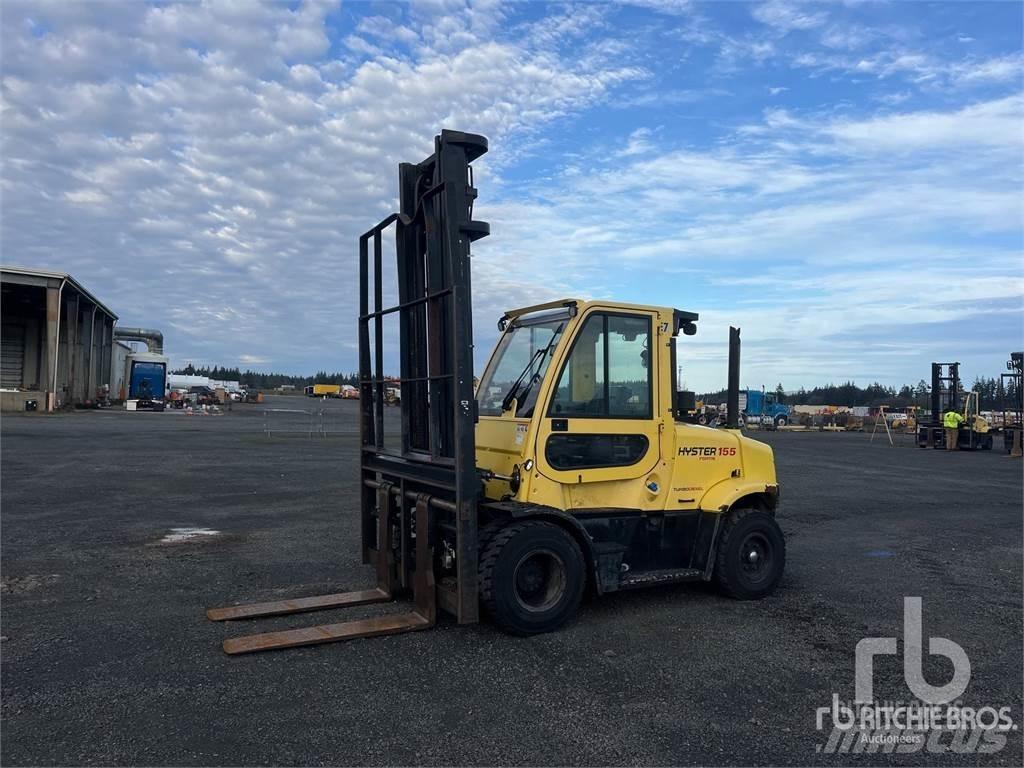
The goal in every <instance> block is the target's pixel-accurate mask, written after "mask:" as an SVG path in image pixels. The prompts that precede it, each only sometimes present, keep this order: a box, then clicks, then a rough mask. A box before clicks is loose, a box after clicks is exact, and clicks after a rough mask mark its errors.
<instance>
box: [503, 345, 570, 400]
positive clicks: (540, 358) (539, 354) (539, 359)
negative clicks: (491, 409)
mask: <svg viewBox="0 0 1024 768" xmlns="http://www.w3.org/2000/svg"><path fill="white" fill-rule="evenodd" d="M561 330H562V329H561V328H559V329H558V332H556V333H553V334H552V335H551V341H549V342H548V344H547V346H546V347H544V348H543V349H538V350H537V351H536V352H534V353H533V356H532V357H531V358H530V362H528V363H527V364H526V367H525V368H524V369H523V372H522V373H520V374H519V378H517V379H516V380H515V382H514V383H513V384H512V386H511V387H510V388H509V390H508V394H506V395H505V398H504V399H503V400H502V401H501V410H502V412H503V413H504V412H505V411H507V410H508V409H509V408H511V407H512V400H513V399H514V398H515V397H516V395H517V394H518V391H519V387H520V386H522V383H523V380H524V379H525V378H526V374H528V373H530V372H531V371H533V366H534V364H535V363H536V364H537V369H538V372H539V370H540V366H541V365H542V364H543V362H544V358H545V357H547V354H548V352H550V351H551V348H552V347H553V346H555V342H557V341H558V337H559V335H560V334H561ZM537 378H538V374H537V373H535V374H533V375H532V376H530V383H529V384H527V385H526V389H524V390H523V396H522V398H521V402H524V403H525V402H526V397H527V395H529V394H530V390H531V389H532V388H533V385H534V384H536V383H537Z"/></svg>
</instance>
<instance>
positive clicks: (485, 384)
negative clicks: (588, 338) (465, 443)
mask: <svg viewBox="0 0 1024 768" xmlns="http://www.w3.org/2000/svg"><path fill="white" fill-rule="evenodd" d="M566 320H567V318H565V317H564V316H562V317H553V318H544V319H535V320H528V321H523V322H519V321H516V322H515V323H514V324H513V326H512V327H511V328H510V329H509V330H507V331H506V332H505V333H504V335H502V337H501V340H500V341H499V342H498V347H497V349H495V350H494V355H493V356H492V357H491V361H490V363H488V365H487V370H486V371H484V375H483V378H482V379H481V380H480V385H479V387H478V388H477V391H476V399H477V403H478V405H479V411H480V415H481V416H501V414H502V413H503V412H505V411H507V410H509V408H510V407H511V402H512V400H513V399H515V401H516V403H517V407H516V416H518V417H522V418H529V417H530V416H532V415H533V409H534V407H535V406H536V405H537V394H538V393H539V392H540V383H541V382H542V381H543V380H544V374H545V373H546V372H547V369H548V366H549V365H550V364H551V358H552V356H553V355H554V353H555V347H557V346H558V339H559V338H560V337H561V335H562V330H563V329H564V328H565V323H566Z"/></svg>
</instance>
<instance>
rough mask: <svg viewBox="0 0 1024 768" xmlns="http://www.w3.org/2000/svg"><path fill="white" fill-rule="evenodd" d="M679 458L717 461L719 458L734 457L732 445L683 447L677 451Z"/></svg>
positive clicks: (734, 447) (734, 449)
mask: <svg viewBox="0 0 1024 768" xmlns="http://www.w3.org/2000/svg"><path fill="white" fill-rule="evenodd" d="M679 455H680V456H697V457H699V458H701V459H717V458H718V457H719V456H735V455H736V446H734V445H722V446H718V445H684V446H682V447H681V448H680V449H679Z"/></svg>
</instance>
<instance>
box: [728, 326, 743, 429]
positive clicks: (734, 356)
mask: <svg viewBox="0 0 1024 768" xmlns="http://www.w3.org/2000/svg"><path fill="white" fill-rule="evenodd" d="M725 413H726V424H725V426H726V427H727V428H728V429H739V428H740V329H739V328H733V327H732V326H729V389H728V392H727V394H726V411H725Z"/></svg>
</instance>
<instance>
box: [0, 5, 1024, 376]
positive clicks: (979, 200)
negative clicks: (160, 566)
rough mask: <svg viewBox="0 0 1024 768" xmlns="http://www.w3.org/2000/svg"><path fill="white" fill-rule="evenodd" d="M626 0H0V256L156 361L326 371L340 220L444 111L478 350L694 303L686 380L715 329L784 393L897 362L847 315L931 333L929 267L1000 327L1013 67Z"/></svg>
mask: <svg viewBox="0 0 1024 768" xmlns="http://www.w3.org/2000/svg"><path fill="white" fill-rule="evenodd" d="M648 5H650V4H649V3H637V4H634V5H632V6H629V7H621V6H618V5H612V4H601V5H598V4H582V5H577V6H555V7H552V8H549V9H544V10H543V11H542V10H541V9H539V7H538V6H529V7H528V8H527V7H525V6H521V5H516V4H511V5H506V4H501V3H491V2H484V3H477V2H464V1H463V0H438V2H426V3H416V4H413V5H411V6H387V5H373V6H370V5H365V4H363V5H359V4H357V5H346V6H345V7H344V9H341V8H340V6H339V4H338V3H326V4H325V3H302V4H299V5H295V4H283V3H278V4H248V3H240V4H234V3H210V4H181V5H179V4H161V5H143V4H138V3H126V4H116V5H111V4H100V3H72V4H68V3H47V2H43V3H30V4H21V3H18V2H16V1H15V0H9V1H8V2H5V3H4V4H3V7H2V13H3V22H4V23H3V24H2V25H0V57H2V58H0V64H2V72H3V75H2V80H0V83H2V85H0V98H2V103H0V107H2V115H3V127H4V146H3V161H4V162H3V165H2V168H0V181H2V184H3V187H2V191H3V197H2V203H0V204H2V215H3V221H4V226H3V229H2V232H0V237H2V240H0V246H2V248H3V252H4V257H5V260H10V261H12V262H21V263H26V264H29V265H38V266H49V267H53V268H58V269H62V270H67V271H70V272H72V273H73V274H75V275H76V277H78V278H79V279H81V280H82V281H83V282H84V283H85V284H86V285H87V286H89V288H90V289H91V290H93V291H94V292H95V293H96V294H97V295H98V296H100V297H101V299H103V300H104V302H105V303H107V304H109V305H110V306H112V307H113V308H114V309H115V310H116V311H117V312H118V314H120V315H121V317H122V319H123V322H125V323H126V324H132V325H146V326H156V327H161V328H163V329H164V330H165V332H166V338H167V349H168V351H169V352H170V354H171V356H172V358H173V359H174V360H175V361H176V362H184V361H186V360H194V361H206V362H209V363H217V364H221V365H224V364H231V363H232V362H233V361H236V360H237V361H239V363H240V364H243V365H258V366H265V365H273V366H274V367H275V368H279V369H282V370H292V371H296V372H308V371H311V370H315V369H317V368H324V369H335V368H338V369H351V368H354V366H355V351H354V350H355V334H354V327H355V314H356V308H355V300H356V285H355V274H356V271H355V268H356V254H355V249H356V238H357V237H358V235H359V234H360V233H361V232H362V231H364V230H365V229H367V228H368V227H369V226H371V225H372V224H373V223H375V222H376V221H378V220H380V219H381V218H383V217H384V216H386V215H387V214H388V213H390V212H391V211H392V210H394V208H395V205H396V200H395V196H396V186H397V183H396V182H397V173H396V164H397V163H398V162H402V161H418V160H420V159H421V158H422V157H424V156H426V155H427V154H428V153H429V152H430V151H431V146H432V145H431V140H432V137H433V135H434V134H435V133H436V132H437V131H438V130H439V129H440V128H442V127H454V128H461V129H464V130H473V131H477V132H481V133H484V134H485V135H487V136H488V137H489V139H490V141H491V152H489V153H488V154H487V155H486V156H484V157H483V158H482V159H481V160H480V161H479V162H478V163H476V167H475V169H474V170H475V178H476V179H477V186H478V187H479V189H480V198H479V200H478V201H477V211H478V215H479V216H480V218H483V219H485V220H488V221H490V222H491V225H492V231H493V233H494V234H493V235H492V237H490V238H487V239H485V240H482V241H480V242H479V243H477V244H476V245H475V246H474V253H475V254H476V257H475V258H474V264H473V269H474V302H475V309H476V331H477V348H478V350H483V349H486V348H487V347H488V346H489V344H490V342H491V341H492V340H493V338H494V335H495V329H494V319H495V316H496V315H497V314H498V313H499V312H500V311H501V310H503V309H506V308H510V307H512V306H515V305H525V304H531V303H535V302H537V301H540V300H544V299H548V298H555V297H557V296H559V295H577V296H581V297H588V296H615V297H618V298H621V299H632V300H635V301H654V302H659V303H665V304H672V305H675V306H680V307H681V308H686V309H694V310H697V311H700V312H701V314H702V321H701V327H702V329H703V330H702V332H701V335H700V336H699V337H697V338H696V339H689V340H687V342H686V345H687V350H688V351H687V354H688V355H690V356H689V357H688V358H687V365H688V366H689V369H688V372H687V376H688V378H689V379H690V382H691V384H692V385H693V386H700V385H701V382H704V383H706V385H707V387H708V388H713V387H714V386H717V385H718V384H719V383H720V381H721V378H722V376H721V374H722V370H721V369H722V361H723V360H724V343H720V342H721V341H722V340H723V339H724V333H725V329H726V326H727V325H728V324H729V323H730V322H733V323H735V322H740V323H742V324H744V326H745V330H744V334H745V335H744V338H745V339H746V340H747V341H748V345H747V347H745V357H746V358H748V359H749V360H750V361H751V368H750V371H751V377H752V380H753V377H755V376H759V375H763V376H766V377H771V378H774V377H775V375H776V374H774V373H771V371H772V367H771V366H772V365H775V366H776V368H777V369H779V368H781V369H783V370H785V371H786V372H787V379H788V380H786V381H785V383H786V384H787V385H797V384H799V383H801V379H800V377H804V378H803V379H802V380H803V381H805V382H806V383H808V384H812V383H815V377H817V376H819V375H831V372H832V371H843V370H859V368H858V366H859V365H861V363H860V362H859V361H864V362H863V365H864V366H868V365H870V366H872V368H871V370H876V369H877V370H879V371H882V372H888V373H887V374H886V375H890V376H893V377H896V376H899V375H902V369H901V368H900V366H901V365H905V363H901V362H894V361H893V360H892V359H889V358H888V357H886V355H885V354H883V353H882V352H877V353H876V351H874V350H873V348H872V347H871V344H870V340H869V337H868V336H866V335H864V334H867V333H868V331H867V330H865V329H869V328H870V329H871V330H870V333H871V334H874V335H877V333H878V332H877V327H883V328H886V329H888V330H887V331H886V332H891V333H892V334H893V335H898V333H899V329H900V324H901V323H902V322H906V319H907V318H908V317H913V318H915V319H917V320H919V321H922V322H923V321H924V320H927V322H929V323H931V322H938V320H937V318H938V317H939V316H940V315H941V314H943V313H945V314H946V316H948V312H949V311H950V310H949V307H947V306H945V305H944V304H943V305H938V304H936V302H935V291H936V290H937V287H939V286H942V285H948V284H955V285H957V286H958V289H961V291H960V293H959V296H960V303H959V304H958V305H957V307H956V311H957V312H958V316H960V317H963V318H964V321H965V322H974V321H973V320H971V318H984V319H985V322H988V320H987V319H988V318H991V317H993V316H994V315H996V314H998V316H999V317H1002V314H999V313H1000V312H1002V311H1003V310H1002V309H999V308H1000V307H1005V305H1006V304H1007V303H1009V302H1011V301H1012V300H1013V297H1014V296H1017V295H1018V294H1019V291H1020V285H1019V280H1018V279H1017V278H1019V275H1020V257H1019V244H1020V203H1019V199H1020V198H1019V190H1020V186H1021V179H1020V156H1021V137H1020V125H1021V121H1022V117H1024V115H1022V107H1021V96H1020V95H1019V94H1018V93H1016V91H1017V81H1016V80H1015V78H1014V76H1013V72H1014V69H1015V67H1017V68H1019V64H1020V57H1019V53H1017V52H1013V53H1006V52H1005V51H1004V52H1000V51H997V50H994V49H992V48H991V46H984V45H980V44H979V45H972V46H970V51H971V56H970V57H964V56H963V54H961V53H956V54H952V55H951V54H948V53H945V52H942V51H935V50H930V49H918V48H915V47H914V45H913V43H914V41H915V40H918V38H915V37H914V35H913V34H911V33H907V34H905V35H903V36H899V35H897V34H896V33H895V32H894V31H892V30H884V29H883V30H880V28H879V27H878V25H877V24H875V25H872V24H871V23H870V19H864V20H858V21H857V23H856V24H850V25H848V26H846V27H843V26H842V25H841V24H840V21H841V20H842V18H841V16H842V14H844V13H847V11H846V10H840V9H838V7H837V6H827V5H819V4H814V5H803V4H799V5H796V4H782V3H771V4H767V5H765V6H758V7H755V8H754V9H753V12H754V13H755V14H756V15H757V20H756V21H754V20H751V19H750V18H747V14H746V12H745V11H743V12H741V13H731V12H730V11H731V7H730V8H729V9H725V10H723V8H724V6H723V7H719V6H715V5H712V6H696V5H691V4H689V3H668V4H657V5H658V7H657V8H650V7H647V6H648ZM872 8H873V6H872ZM855 12H860V11H858V9H856V8H854V9H853V10H850V11H849V13H851V14H853V13H855ZM719 22H721V23H719ZM861 27H863V29H861ZM844 29H845V30H846V32H848V34H846V36H845V37H842V35H841V34H840V33H841V32H842V31H843V30H844ZM855 33H856V34H855ZM858 35H859V37H858ZM894 41H895V42H894ZM918 42H919V40H918ZM829 43H830V44H831V46H832V47H830V46H829ZM961 50H966V49H963V48H961ZM804 57H806V58H804ZM808 69H809V71H808ZM808 74H813V75H815V76H820V77H822V78H825V77H827V78H829V80H830V83H835V85H834V86H832V85H830V87H829V88H828V89H823V88H822V87H821V83H820V82H819V83H815V84H811V85H810V86H806V87H805V85H804V84H803V83H801V81H800V79H799V78H802V77H804V76H806V75H808ZM786 78H789V79H786ZM954 86H955V87H954ZM783 89H788V90H785V91H783ZM826 90H827V91H828V92H825V91H826ZM833 91H834V94H833ZM783 92H785V93H786V97H785V106H786V109H784V110H783V109H771V110H769V111H763V109H764V107H765V105H766V104H778V103H779V102H778V100H772V99H770V98H769V96H778V95H779V94H780V93H783ZM856 93H864V94H866V95H865V96H864V98H863V99H862V100H860V101H856V100H855V99H854V98H853V96H851V94H856ZM922 93H925V94H927V96H928V98H926V99H922V98H921V94H922ZM865 275H869V276H870V277H869V278H867V279H866V278H865ZM876 278H877V279H876ZM385 282H386V287H388V288H389V289H390V288H391V283H390V282H388V281H387V280H386V281H385ZM994 302H995V303H994ZM1000 302H1001V303H1000ZM997 304H998V306H997ZM997 310H998V312H997ZM978 322H979V323H980V322H982V320H980V319H979V320H978ZM879 324H881V325H880V326H879ZM838 334H845V335H844V336H843V337H842V338H843V339H844V341H843V343H842V345H841V346H839V345H837V344H835V343H834V342H833V341H830V340H831V339H834V338H835V337H837V335H838ZM858 334H861V335H859V336H858ZM851 335H852V336H851ZM979 336H980V334H979ZM851 337H856V338H857V339H858V341H856V342H853V341H849V339H850V338H851ZM986 338H987V337H986ZM979 344H980V342H979ZM242 350H244V354H243V353H242V352H241V351H242ZM773 359H774V363H773V362H772V361H773ZM477 362H478V365H482V364H483V359H482V354H481V355H478V356H477ZM844 366H847V367H846V368H844ZM880 375H881V374H880ZM767 383H769V384H770V385H774V383H775V381H769V382H767Z"/></svg>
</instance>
